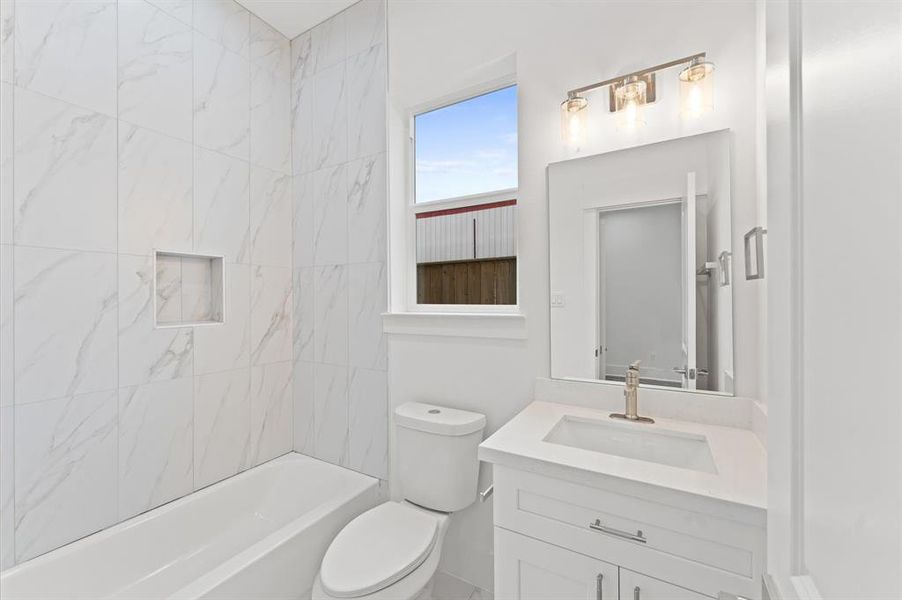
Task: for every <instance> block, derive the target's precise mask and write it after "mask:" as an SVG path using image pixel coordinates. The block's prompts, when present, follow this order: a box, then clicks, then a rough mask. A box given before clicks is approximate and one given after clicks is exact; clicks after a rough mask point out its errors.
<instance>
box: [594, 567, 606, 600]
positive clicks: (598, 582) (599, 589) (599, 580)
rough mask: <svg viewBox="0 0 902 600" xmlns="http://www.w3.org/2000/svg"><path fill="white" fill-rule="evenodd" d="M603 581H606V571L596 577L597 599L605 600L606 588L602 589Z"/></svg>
mask: <svg viewBox="0 0 902 600" xmlns="http://www.w3.org/2000/svg"><path fill="white" fill-rule="evenodd" d="M602 583H604V573H599V574H598V576H597V577H596V578H595V600H604V590H602V585H601V584H602Z"/></svg>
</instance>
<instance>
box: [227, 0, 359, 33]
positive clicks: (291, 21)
mask: <svg viewBox="0 0 902 600" xmlns="http://www.w3.org/2000/svg"><path fill="white" fill-rule="evenodd" d="M356 1H357V0H238V2H239V3H240V4H241V5H243V6H244V8H246V9H248V10H249V11H251V12H252V13H254V14H255V15H257V16H258V17H260V18H261V19H263V20H264V21H266V22H267V23H269V24H270V25H272V26H273V27H275V28H276V29H278V30H279V32H281V33H282V35H284V36H285V37H287V38H288V39H293V38H295V37H297V36H298V35H300V34H302V33H304V32H305V31H307V30H308V29H310V28H311V27H313V26H314V25H317V24H319V23H322V22H323V21H325V20H326V19H328V18H329V17H331V16H333V15H336V14H338V13H340V12H341V11H343V10H344V9H346V8H347V7H349V6H351V5H352V4H354V2H356Z"/></svg>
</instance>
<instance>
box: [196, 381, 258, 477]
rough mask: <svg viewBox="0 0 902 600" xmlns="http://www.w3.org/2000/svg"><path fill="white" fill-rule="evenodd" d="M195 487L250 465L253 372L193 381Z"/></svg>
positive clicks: (235, 472) (227, 475)
mask: <svg viewBox="0 0 902 600" xmlns="http://www.w3.org/2000/svg"><path fill="white" fill-rule="evenodd" d="M194 406H195V410H194V488H195V489H200V488H202V487H206V486H208V485H210V484H212V483H215V482H217V481H220V480H222V479H225V478H226V477H231V476H232V475H235V474H237V473H239V472H240V471H242V470H244V469H246V468H247V467H248V466H249V464H250V453H251V446H250V444H251V437H250V436H251V429H250V423H251V419H250V415H251V405H250V369H249V368H244V369H236V370H232V371H224V372H220V373H211V374H209V375H203V376H200V377H195V378H194Z"/></svg>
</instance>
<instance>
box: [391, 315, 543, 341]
mask: <svg viewBox="0 0 902 600" xmlns="http://www.w3.org/2000/svg"><path fill="white" fill-rule="evenodd" d="M382 331H384V332H385V333H390V334H394V335H433V336H447V337H468V338H483V339H498V340H525V339H526V315H524V314H522V313H453V312H448V313H438V312H396V313H383V315H382Z"/></svg>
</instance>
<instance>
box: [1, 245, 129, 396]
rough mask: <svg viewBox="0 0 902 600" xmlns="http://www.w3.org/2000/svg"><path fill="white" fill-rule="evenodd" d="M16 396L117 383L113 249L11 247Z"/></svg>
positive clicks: (62, 392)
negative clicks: (82, 250)
mask: <svg viewBox="0 0 902 600" xmlns="http://www.w3.org/2000/svg"><path fill="white" fill-rule="evenodd" d="M14 252H15V259H14V265H15V266H14V268H15V274H14V278H15V305H14V310H15V390H16V403H17V404H21V403H26V402H35V401H38V400H47V399H50V398H59V397H62V396H71V395H73V394H80V393H86V392H94V391H100V390H108V389H114V388H115V387H116V368H115V365H116V333H115V331H116V299H117V293H116V256H115V255H113V254H103V253H99V252H68V251H63V250H49V249H44V248H27V247H22V246H19V247H16V248H15V251H14Z"/></svg>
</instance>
